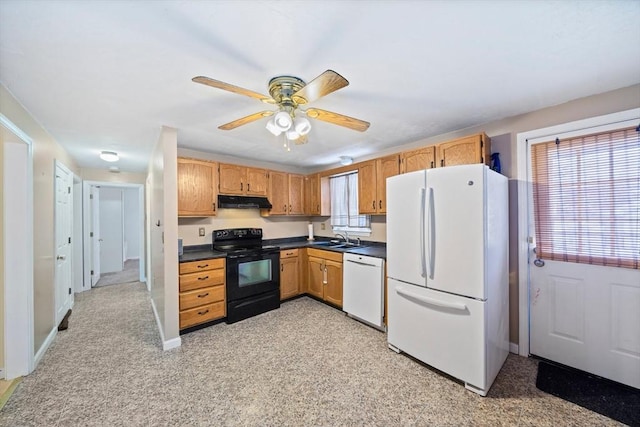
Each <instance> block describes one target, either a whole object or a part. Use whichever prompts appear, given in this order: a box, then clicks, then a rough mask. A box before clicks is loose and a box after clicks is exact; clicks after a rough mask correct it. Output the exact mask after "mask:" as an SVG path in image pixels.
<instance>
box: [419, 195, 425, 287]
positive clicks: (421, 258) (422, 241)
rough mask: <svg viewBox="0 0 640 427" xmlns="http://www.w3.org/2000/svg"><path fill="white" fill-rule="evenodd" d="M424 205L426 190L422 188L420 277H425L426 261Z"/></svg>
mask: <svg viewBox="0 0 640 427" xmlns="http://www.w3.org/2000/svg"><path fill="white" fill-rule="evenodd" d="M425 204H426V190H425V189H424V188H421V189H420V264H421V268H422V271H420V275H421V276H422V277H427V261H426V255H425V243H424V229H425V221H426V220H427V218H426V215H425V210H426V208H425Z"/></svg>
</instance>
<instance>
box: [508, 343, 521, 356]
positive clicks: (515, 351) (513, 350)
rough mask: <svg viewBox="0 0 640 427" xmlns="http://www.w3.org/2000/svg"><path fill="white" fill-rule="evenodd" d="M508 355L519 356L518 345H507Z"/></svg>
mask: <svg viewBox="0 0 640 427" xmlns="http://www.w3.org/2000/svg"><path fill="white" fill-rule="evenodd" d="M509 353H513V354H520V353H519V352H518V344H516V343H514V342H510V343H509Z"/></svg>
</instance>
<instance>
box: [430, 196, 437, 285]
mask: <svg viewBox="0 0 640 427" xmlns="http://www.w3.org/2000/svg"><path fill="white" fill-rule="evenodd" d="M435 269H436V207H435V199H434V198H433V188H432V187H429V279H431V280H433V277H434V275H435Z"/></svg>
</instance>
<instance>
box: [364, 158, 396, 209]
mask: <svg viewBox="0 0 640 427" xmlns="http://www.w3.org/2000/svg"><path fill="white" fill-rule="evenodd" d="M399 173H400V155H399V154H393V155H391V156H386V157H381V158H379V159H375V160H370V161H368V162H364V163H361V164H360V165H359V166H358V209H359V211H360V213H361V214H385V213H387V178H389V177H390V176H394V175H398V174H399Z"/></svg>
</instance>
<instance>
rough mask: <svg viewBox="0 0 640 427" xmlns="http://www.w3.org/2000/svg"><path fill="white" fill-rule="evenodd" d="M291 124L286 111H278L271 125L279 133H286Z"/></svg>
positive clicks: (289, 116)
mask: <svg viewBox="0 0 640 427" xmlns="http://www.w3.org/2000/svg"><path fill="white" fill-rule="evenodd" d="M292 123H293V120H292V119H291V115H290V114H289V113H287V112H286V111H280V112H279V113H278V114H276V115H275V116H274V117H273V124H274V125H275V127H276V128H277V129H278V130H279V131H280V132H286V131H288V130H289V128H290V127H291V125H292Z"/></svg>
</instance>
